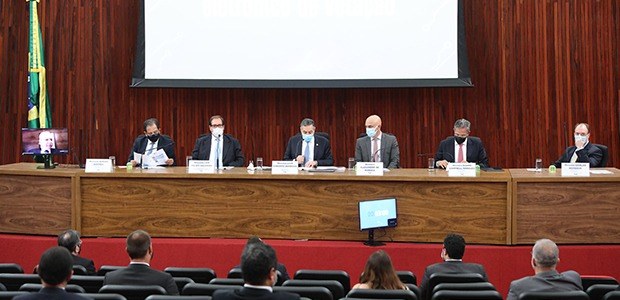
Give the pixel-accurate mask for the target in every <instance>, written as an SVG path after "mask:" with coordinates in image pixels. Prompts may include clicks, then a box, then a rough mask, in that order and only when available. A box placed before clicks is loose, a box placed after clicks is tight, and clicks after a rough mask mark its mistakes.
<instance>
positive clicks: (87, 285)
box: [69, 275, 103, 293]
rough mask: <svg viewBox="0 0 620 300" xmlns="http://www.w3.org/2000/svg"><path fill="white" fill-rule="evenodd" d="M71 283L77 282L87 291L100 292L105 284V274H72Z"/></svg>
mask: <svg viewBox="0 0 620 300" xmlns="http://www.w3.org/2000/svg"><path fill="white" fill-rule="evenodd" d="M69 284H77V285H79V286H81V287H83V288H84V290H85V291H86V293H98V292H99V290H100V289H101V287H102V286H103V276H86V275H75V276H71V280H69Z"/></svg>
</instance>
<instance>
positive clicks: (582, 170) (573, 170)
mask: <svg viewBox="0 0 620 300" xmlns="http://www.w3.org/2000/svg"><path fill="white" fill-rule="evenodd" d="M588 176H590V164H589V163H562V177H588Z"/></svg>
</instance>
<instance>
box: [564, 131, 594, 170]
mask: <svg viewBox="0 0 620 300" xmlns="http://www.w3.org/2000/svg"><path fill="white" fill-rule="evenodd" d="M574 139H575V146H571V147H568V148H566V151H564V154H562V156H561V157H560V158H559V159H558V160H557V161H556V162H555V166H556V167H558V168H561V167H562V163H574V162H578V163H590V168H594V167H600V165H601V161H602V160H603V150H601V149H600V148H599V147H596V146H594V145H592V144H591V143H590V125H588V124H587V123H579V124H577V125H575V132H574Z"/></svg>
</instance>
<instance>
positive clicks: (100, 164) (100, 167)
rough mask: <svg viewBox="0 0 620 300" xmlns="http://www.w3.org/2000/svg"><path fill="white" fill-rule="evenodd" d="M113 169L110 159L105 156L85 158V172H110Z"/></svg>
mask: <svg viewBox="0 0 620 300" xmlns="http://www.w3.org/2000/svg"><path fill="white" fill-rule="evenodd" d="M113 171H114V166H113V165H112V160H111V159H107V158H87V159H86V168H85V169H84V172H86V173H111V172H113Z"/></svg>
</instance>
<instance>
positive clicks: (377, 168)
mask: <svg viewBox="0 0 620 300" xmlns="http://www.w3.org/2000/svg"><path fill="white" fill-rule="evenodd" d="M355 175H358V176H383V163H382V162H358V163H357V164H355Z"/></svg>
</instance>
